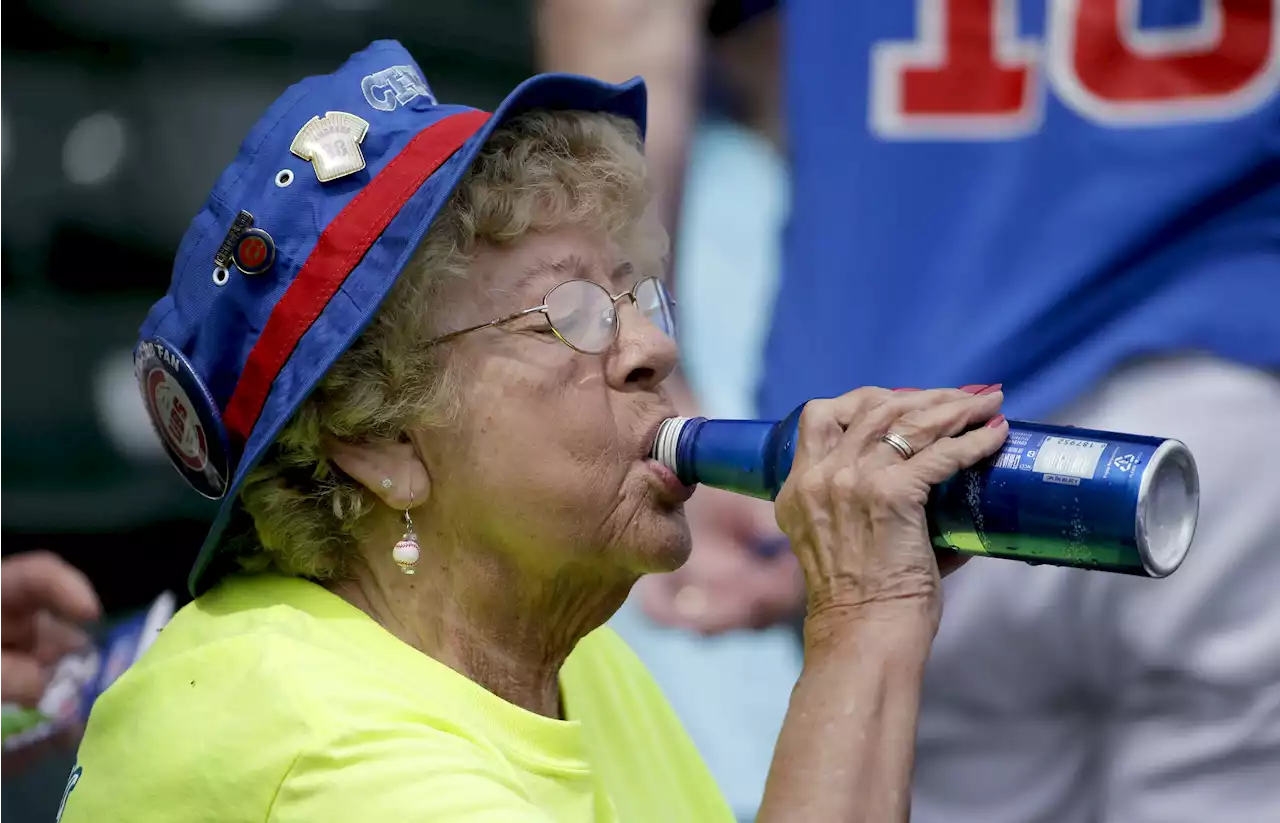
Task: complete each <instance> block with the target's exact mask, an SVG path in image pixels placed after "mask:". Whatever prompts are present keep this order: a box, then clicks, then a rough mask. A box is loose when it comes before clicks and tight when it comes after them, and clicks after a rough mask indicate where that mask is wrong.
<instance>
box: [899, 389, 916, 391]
mask: <svg viewBox="0 0 1280 823" xmlns="http://www.w3.org/2000/svg"><path fill="white" fill-rule="evenodd" d="M894 391H920V390H919V389H894Z"/></svg>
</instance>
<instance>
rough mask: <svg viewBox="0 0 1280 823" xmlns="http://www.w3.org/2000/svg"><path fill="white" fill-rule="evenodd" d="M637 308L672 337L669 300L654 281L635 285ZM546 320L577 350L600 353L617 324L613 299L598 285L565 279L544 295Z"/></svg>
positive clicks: (673, 324)
mask: <svg viewBox="0 0 1280 823" xmlns="http://www.w3.org/2000/svg"><path fill="white" fill-rule="evenodd" d="M635 296H636V308H637V309H639V311H640V313H641V314H642V315H644V317H645V318H646V319H648V321H649V322H650V323H653V324H654V325H655V326H657V327H658V328H659V329H661V330H662V332H663V333H664V334H666V335H668V336H670V337H674V336H675V320H674V317H673V314H672V308H671V298H670V295H669V294H668V293H667V290H666V288H665V287H664V286H663V285H662V283H661V282H660V281H659V280H657V279H656V278H652V277H650V278H646V279H644V280H642V281H640V282H639V283H637V284H636V288H635ZM546 306H547V318H548V319H549V320H550V321H551V325H552V327H554V328H555V330H556V332H557V333H559V335H560V336H561V337H562V338H564V340H565V342H567V343H568V344H569V345H571V346H573V347H574V348H575V349H578V350H579V351H583V352H586V353H588V354H600V353H601V352H603V351H605V350H606V349H608V348H609V346H611V345H612V344H613V339H614V336H615V334H616V330H617V325H618V314H617V309H616V307H615V305H614V302H613V298H612V297H610V296H609V292H608V291H606V290H605V288H604V287H603V286H601V285H600V284H599V283H593V282H592V281H590V280H566V281H565V282H563V283H561V284H560V285H558V286H556V287H555V288H554V289H552V290H551V292H550V294H548V295H547V300H546Z"/></svg>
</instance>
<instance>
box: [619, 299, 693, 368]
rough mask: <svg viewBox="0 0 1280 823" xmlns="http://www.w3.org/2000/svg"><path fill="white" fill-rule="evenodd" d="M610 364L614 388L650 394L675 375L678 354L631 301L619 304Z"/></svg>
mask: <svg viewBox="0 0 1280 823" xmlns="http://www.w3.org/2000/svg"><path fill="white" fill-rule="evenodd" d="M609 361H610V362H609V369H608V371H609V380H610V382H611V383H612V384H613V385H614V387H615V388H618V389H641V390H651V389H654V388H657V386H658V384H660V383H661V382H662V381H663V380H666V379H667V377H669V376H670V375H671V373H672V372H673V371H675V368H676V364H677V363H679V361H680V351H679V349H678V348H677V347H676V341H675V340H674V339H672V338H671V336H670V335H668V334H667V333H666V332H664V331H663V330H662V329H660V328H658V326H656V325H654V323H653V322H652V321H650V320H649V318H647V317H645V316H644V314H642V313H641V312H640V311H639V310H638V309H637V308H636V306H635V302H634V301H632V300H620V301H618V340H617V342H616V347H615V350H614V352H612V356H611V357H610V358H609Z"/></svg>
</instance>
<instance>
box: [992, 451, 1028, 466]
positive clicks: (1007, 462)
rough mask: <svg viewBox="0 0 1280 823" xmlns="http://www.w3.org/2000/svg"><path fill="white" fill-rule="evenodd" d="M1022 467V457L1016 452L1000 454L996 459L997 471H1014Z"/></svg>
mask: <svg viewBox="0 0 1280 823" xmlns="http://www.w3.org/2000/svg"><path fill="white" fill-rule="evenodd" d="M1020 465H1022V455H1020V454H1018V453H1017V452H1001V453H1000V456H999V457H997V458H996V468H997V469H1016V468H1018V467H1019V466H1020Z"/></svg>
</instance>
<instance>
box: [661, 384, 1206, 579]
mask: <svg viewBox="0 0 1280 823" xmlns="http://www.w3.org/2000/svg"><path fill="white" fill-rule="evenodd" d="M801 409H803V406H802V407H800V408H799V409H796V410H795V411H794V412H792V414H790V415H789V416H788V417H787V418H786V419H785V420H781V421H769V420H708V419H706V418H701V417H694V418H685V417H676V418H671V419H670V420H667V421H665V422H664V423H663V424H662V426H661V427H660V428H659V431H658V435H657V437H656V438H655V441H654V445H653V451H652V456H653V458H654V459H655V460H657V461H658V462H660V463H662V464H664V465H666V466H667V467H668V468H669V469H671V471H673V472H674V473H675V474H676V476H677V477H679V478H680V480H681V481H682V482H684V483H687V484H690V485H692V484H694V483H701V484H704V485H709V486H714V487H716V488H720V489H726V490H728V491H733V492H737V493H739V494H747V495H751V496H754V497H761V498H765V499H769V500H772V499H773V498H775V497H776V496H777V494H778V492H779V491H780V490H781V488H782V485H783V483H785V482H786V479H787V475H788V474H789V473H790V471H791V464H792V461H793V459H794V457H795V443H796V434H797V431H798V427H799V420H800V411H801ZM1199 507H1200V481H1199V475H1198V474H1197V472H1196V465H1195V460H1194V459H1193V458H1192V456H1191V452H1190V451H1189V450H1188V449H1187V447H1186V446H1185V445H1184V444H1182V443H1181V442H1179V441H1177V440H1171V439H1168V438H1163V437H1148V436H1145V435H1137V434H1122V433H1118V432H1104V431H1094V430H1091V429H1080V428H1075V427H1071V426H1051V425H1046V424H1042V423H1024V422H1016V421H1010V423H1009V436H1008V438H1007V439H1006V441H1005V444H1004V446H1003V448H1001V450H1000V451H999V452H998V453H996V454H995V455H994V456H992V457H991V458H988V459H987V460H985V461H983V462H982V463H979V464H978V465H976V466H974V467H972V468H969V469H965V470H963V471H961V472H959V473H957V474H956V475H955V476H954V477H952V478H951V479H949V480H947V481H946V482H944V483H942V484H940V485H938V486H935V487H934V489H933V491H932V493H931V494H930V497H929V501H928V504H927V505H926V507H925V511H926V514H927V516H928V521H929V532H930V538H931V540H932V542H933V545H934V546H935V547H937V548H946V549H954V550H956V551H959V552H962V553H964V554H972V555H986V556H989V557H1001V558H1007V559H1012V560H1022V561H1025V562H1028V563H1033V564H1041V563H1045V564H1051V565H1057V566H1073V567H1077V568H1083V569H1097V570H1100V571H1110V572H1120V573H1124V574H1134V575H1142V576H1146V577H1165V576H1167V575H1169V574H1171V573H1173V571H1174V570H1175V569H1177V568H1178V566H1179V565H1181V563H1182V561H1183V559H1184V558H1185V557H1186V555H1187V552H1188V551H1189V550H1190V548H1191V540H1192V537H1193V536H1194V534H1195V526H1196V519H1197V517H1198V514H1199Z"/></svg>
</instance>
